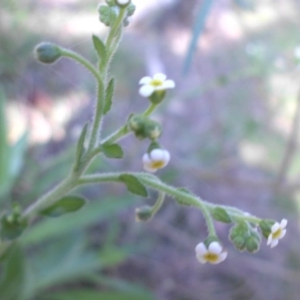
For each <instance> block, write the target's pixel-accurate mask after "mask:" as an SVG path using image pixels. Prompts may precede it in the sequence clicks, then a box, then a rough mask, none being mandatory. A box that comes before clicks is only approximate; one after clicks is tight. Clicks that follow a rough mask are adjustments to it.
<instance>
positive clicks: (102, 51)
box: [93, 35, 106, 61]
mask: <svg viewBox="0 0 300 300" xmlns="http://www.w3.org/2000/svg"><path fill="white" fill-rule="evenodd" d="M93 44H94V48H95V50H96V51H97V54H98V57H99V59H101V61H103V60H105V59H106V48H105V45H104V43H103V42H102V41H101V39H99V38H98V37H97V36H96V35H93Z"/></svg>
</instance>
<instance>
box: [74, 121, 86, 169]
mask: <svg viewBox="0 0 300 300" xmlns="http://www.w3.org/2000/svg"><path fill="white" fill-rule="evenodd" d="M88 125H89V124H88V123H86V124H85V125H84V127H83V129H82V131H81V134H80V137H79V140H78V143H77V150H76V159H75V164H74V171H77V170H78V168H79V167H80V163H81V160H82V158H83V154H84V151H85V149H84V142H85V137H86V133H87V129H88Z"/></svg>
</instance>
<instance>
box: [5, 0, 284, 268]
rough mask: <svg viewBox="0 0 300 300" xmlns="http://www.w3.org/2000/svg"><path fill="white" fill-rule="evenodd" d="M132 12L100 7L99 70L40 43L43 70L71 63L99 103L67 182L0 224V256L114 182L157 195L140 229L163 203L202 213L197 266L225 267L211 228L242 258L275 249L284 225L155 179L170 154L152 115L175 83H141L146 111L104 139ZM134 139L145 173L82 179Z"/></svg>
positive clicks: (125, 0)
mask: <svg viewBox="0 0 300 300" xmlns="http://www.w3.org/2000/svg"><path fill="white" fill-rule="evenodd" d="M134 10H135V6H134V4H133V3H131V1H130V0H106V5H101V6H100V7H99V14H100V21H101V22H102V23H104V24H105V25H107V26H108V27H109V33H108V35H107V38H106V40H105V41H103V40H102V39H100V38H99V37H98V36H96V35H93V37H92V40H93V45H94V48H95V50H96V52H97V54H98V64H97V66H94V65H92V64H91V63H90V62H89V61H87V60H86V59H85V58H84V57H82V56H80V55H79V54H77V53H75V52H72V51H70V50H68V49H65V48H62V47H60V46H58V45H55V44H52V43H49V42H44V43H41V44H39V45H37V47H36V49H35V54H36V57H37V59H38V60H39V61H40V62H42V63H45V64H51V63H55V62H56V61H57V60H59V59H61V58H64V57H65V58H69V59H72V60H75V61H76V62H78V63H80V64H81V65H83V66H84V67H85V68H86V69H87V70H88V71H89V72H90V73H91V74H92V75H93V76H94V77H95V80H96V83H97V101H96V106H95V111H94V116H93V120H92V122H87V123H86V124H85V125H84V127H83V129H82V131H81V134H80V137H79V139H78V142H77V146H76V147H77V150H76V155H75V157H74V163H73V166H72V169H71V170H70V173H69V175H68V176H67V177H66V179H65V180H64V181H63V182H61V183H60V184H59V185H58V186H56V187H54V188H53V189H52V190H50V191H49V192H48V193H46V194H45V195H42V196H41V197H40V198H39V199H37V200H36V201H35V202H33V203H32V204H31V205H30V206H29V207H27V208H26V209H25V210H22V209H21V208H20V207H19V206H14V207H13V208H12V209H11V211H10V212H7V213H5V214H3V215H2V216H1V228H0V237H1V241H0V255H3V254H4V253H5V252H6V251H7V250H8V249H10V247H11V245H12V244H13V241H14V240H16V239H17V238H18V237H19V236H20V235H21V234H22V233H23V232H24V230H25V229H26V227H27V226H29V225H30V223H32V222H33V221H34V220H35V219H36V218H38V217H39V216H43V217H58V216H60V215H63V214H65V213H71V212H73V211H77V210H79V209H81V208H82V207H83V206H84V205H88V204H87V203H86V202H87V201H86V200H85V199H84V198H82V197H81V196H78V195H72V194H70V193H71V192H72V191H74V190H75V189H76V188H78V187H80V186H83V185H89V184H99V183H103V182H119V183H122V184H124V185H125V186H126V187H127V189H128V191H129V192H131V193H133V194H136V195H138V196H141V197H147V196H148V189H153V190H155V191H157V193H158V199H157V201H156V203H155V204H154V205H153V206H152V207H151V206H143V207H140V208H137V209H136V219H137V220H138V221H146V220H150V219H151V218H152V217H153V216H154V215H155V213H156V212H157V211H158V210H159V209H160V207H161V206H162V205H163V202H164V198H165V195H168V196H170V197H172V198H173V199H174V200H175V202H176V203H178V204H180V205H183V206H192V207H195V208H196V209H198V210H200V211H201V212H202V214H203V216H204V218H205V221H206V224H207V229H208V235H207V237H206V239H205V241H204V242H201V243H199V244H198V245H197V246H196V249H195V251H196V257H197V259H198V261H199V262H200V263H205V262H209V263H212V264H217V263H220V262H222V261H224V260H225V259H226V257H227V251H226V250H224V248H223V246H222V244H221V242H220V241H219V238H218V235H217V233H216V230H215V226H214V220H215V221H219V222H223V223H229V224H232V228H231V230H230V233H229V239H230V241H231V242H232V243H233V245H234V246H235V247H236V248H237V249H238V250H240V251H245V250H247V251H249V252H251V253H254V252H256V251H258V250H259V247H260V244H261V235H263V237H265V238H266V239H267V244H268V245H270V246H271V247H274V246H276V245H277V244H278V240H279V239H281V238H282V237H283V236H284V235H285V233H286V229H285V227H286V225H287V220H285V219H283V220H282V221H281V223H278V222H276V221H275V220H269V219H267V220H265V219H261V218H259V217H256V216H253V215H251V214H249V213H245V212H244V211H242V210H240V209H238V208H234V207H229V206H225V205H216V204H212V203H210V202H207V201H204V200H202V199H201V198H200V197H198V196H196V195H194V194H193V193H192V192H190V191H188V190H186V189H184V188H177V187H173V186H171V185H169V184H166V183H165V182H163V181H162V180H161V179H160V178H159V177H157V176H155V175H154V174H150V173H154V172H156V171H157V170H158V169H160V168H164V167H166V166H167V164H168V163H169V161H170V157H171V156H170V153H169V151H168V150H166V149H164V148H163V147H162V146H161V145H160V144H159V141H158V139H159V137H160V136H161V133H162V129H161V125H160V124H159V123H158V122H156V121H154V120H152V119H151V114H152V113H153V111H154V110H155V109H157V108H158V107H159V105H160V104H161V103H162V101H163V100H164V99H165V96H166V93H167V90H169V89H173V88H175V83H174V81H173V80H170V79H167V76H166V75H164V74H161V73H158V74H154V76H153V77H150V76H146V77H143V78H142V79H141V80H140V82H139V83H140V84H141V87H140V89H139V94H140V95H141V96H143V97H146V98H148V100H149V107H148V108H147V109H146V110H145V111H144V112H139V113H135V114H132V115H130V116H129V117H128V118H127V121H126V123H125V124H124V125H123V126H121V127H120V128H118V129H116V131H114V132H113V133H111V134H110V135H108V136H106V137H103V136H102V132H101V127H102V121H103V119H104V118H105V117H106V116H107V114H108V113H109V111H110V109H111V108H112V103H113V96H114V87H115V81H114V78H113V77H111V75H110V73H109V70H110V64H111V61H112V58H113V55H114V54H115V52H116V50H117V48H118V45H119V42H120V40H121V37H122V32H123V29H124V27H125V26H127V25H128V23H129V20H128V18H129V17H130V16H132V15H133V14H134ZM131 133H133V134H134V135H135V136H136V137H137V138H138V139H146V140H148V141H149V147H148V149H147V152H146V153H145V154H144V156H143V158H142V161H141V165H142V164H143V167H144V169H145V171H148V172H150V173H146V172H130V171H128V172H116V173H104V172H103V173H97V174H88V173H87V170H88V166H89V165H90V164H91V162H92V161H93V160H94V159H95V158H96V157H97V156H99V155H104V156H106V157H108V158H111V159H120V158H122V157H123V149H122V147H121V146H120V145H119V144H118V141H120V140H121V139H123V138H124V137H126V136H127V135H129V134H131Z"/></svg>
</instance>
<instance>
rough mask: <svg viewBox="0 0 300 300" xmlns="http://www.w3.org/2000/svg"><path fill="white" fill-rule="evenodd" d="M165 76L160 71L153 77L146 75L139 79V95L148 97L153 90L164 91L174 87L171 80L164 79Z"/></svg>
mask: <svg viewBox="0 0 300 300" xmlns="http://www.w3.org/2000/svg"><path fill="white" fill-rule="evenodd" d="M166 78H167V76H166V75H165V74H162V73H157V74H155V75H154V76H153V78H151V77H149V76H146V77H143V78H142V79H141V80H140V82H139V83H140V84H142V86H141V87H140V91H139V92H140V95H141V96H143V97H150V96H151V95H152V94H153V93H154V92H155V91H164V90H166V89H172V88H174V87H175V82H174V81H173V80H170V79H168V80H166Z"/></svg>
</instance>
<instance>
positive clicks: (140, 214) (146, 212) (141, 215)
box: [135, 205, 152, 222]
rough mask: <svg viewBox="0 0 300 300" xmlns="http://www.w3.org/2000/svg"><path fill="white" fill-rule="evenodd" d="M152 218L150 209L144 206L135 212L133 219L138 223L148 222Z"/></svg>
mask: <svg viewBox="0 0 300 300" xmlns="http://www.w3.org/2000/svg"><path fill="white" fill-rule="evenodd" d="M151 218H152V207H151V206H148V205H145V206H142V207H139V208H136V210H135V219H136V221H138V222H145V221H149V220H150V219H151Z"/></svg>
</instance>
